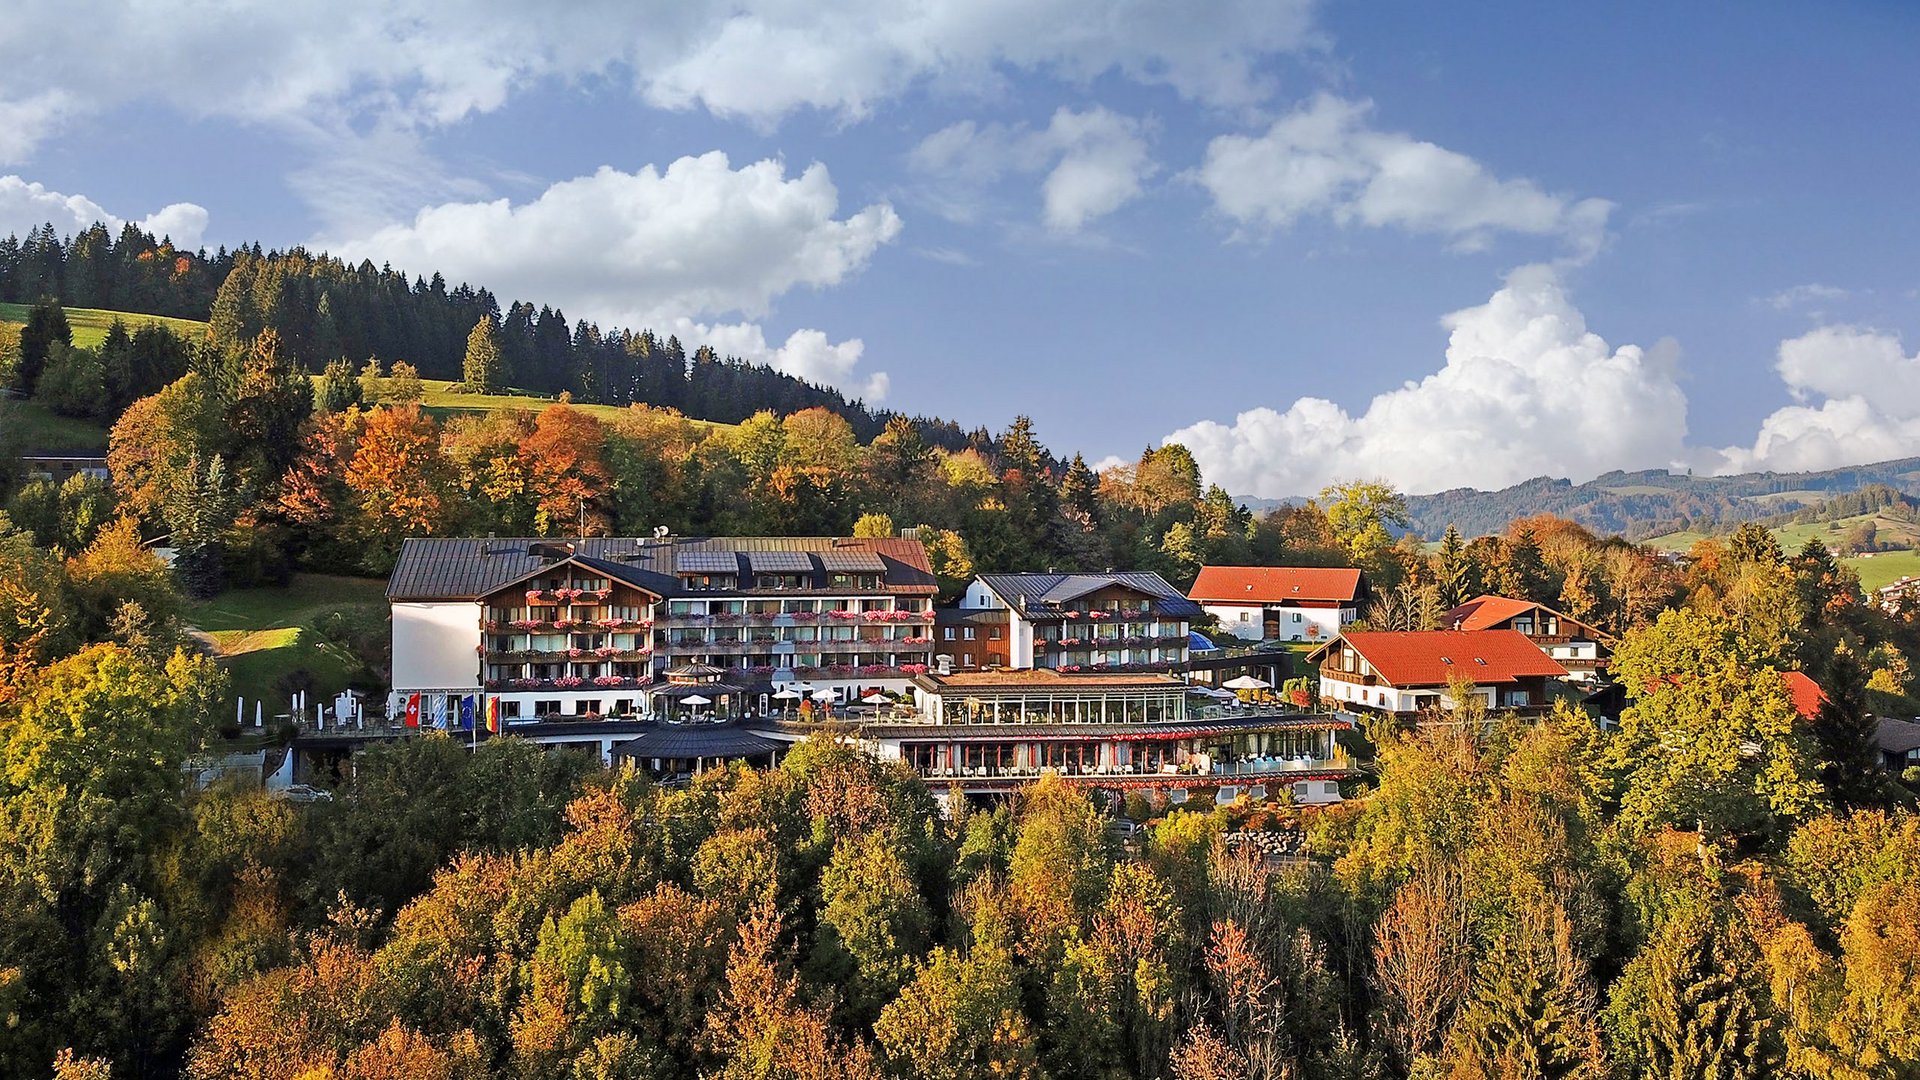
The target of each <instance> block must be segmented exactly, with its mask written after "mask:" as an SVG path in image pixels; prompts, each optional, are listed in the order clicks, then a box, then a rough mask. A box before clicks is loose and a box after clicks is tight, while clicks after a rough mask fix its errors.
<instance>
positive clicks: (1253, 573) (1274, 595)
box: [1187, 566, 1363, 604]
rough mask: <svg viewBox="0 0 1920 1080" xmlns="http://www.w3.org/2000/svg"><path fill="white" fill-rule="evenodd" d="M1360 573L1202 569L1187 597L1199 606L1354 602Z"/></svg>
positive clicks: (1301, 568) (1311, 569) (1319, 568)
mask: <svg viewBox="0 0 1920 1080" xmlns="http://www.w3.org/2000/svg"><path fill="white" fill-rule="evenodd" d="M1362 588H1363V586H1362V583H1361V575H1360V571H1359V570H1356V569H1354V568H1352V567H1341V566H1203V567H1201V568H1200V576H1199V577H1197V578H1195V579H1194V581H1193V588H1191V589H1188V590H1187V595H1188V596H1189V597H1191V598H1193V599H1194V600H1197V601H1199V602H1200V603H1203V604H1284V603H1287V602H1289V601H1293V602H1299V601H1307V600H1310V601H1319V602H1326V601H1337V600H1345V601H1352V600H1356V599H1358V598H1359V596H1360V592H1361V589H1362Z"/></svg>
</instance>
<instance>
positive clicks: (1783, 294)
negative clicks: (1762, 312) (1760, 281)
mask: <svg viewBox="0 0 1920 1080" xmlns="http://www.w3.org/2000/svg"><path fill="white" fill-rule="evenodd" d="M1849 295H1850V294H1849V293H1848V292H1847V290H1845V289H1842V288H1840V287H1838V286H1835V285H1822V284H1820V283H1819V282H1817V281H1816V282H1811V283H1809V284H1806V285H1794V286H1791V287H1790V288H1785V289H1781V290H1780V291H1779V292H1777V293H1774V294H1773V295H1772V296H1769V297H1767V298H1766V304H1767V306H1768V307H1770V308H1773V309H1774V310H1776V311H1785V310H1787V309H1788V308H1796V307H1799V306H1801V305H1802V304H1818V303H1823V302H1825V301H1828V300H1845V299H1846V298H1847V297H1848V296H1849Z"/></svg>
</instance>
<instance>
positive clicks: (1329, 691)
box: [1320, 678, 1494, 712]
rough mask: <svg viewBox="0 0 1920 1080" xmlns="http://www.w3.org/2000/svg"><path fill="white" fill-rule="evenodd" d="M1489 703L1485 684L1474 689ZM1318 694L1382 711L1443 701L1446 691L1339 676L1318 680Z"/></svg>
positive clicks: (1490, 696)
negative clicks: (1359, 681)
mask: <svg viewBox="0 0 1920 1080" xmlns="http://www.w3.org/2000/svg"><path fill="white" fill-rule="evenodd" d="M1474 693H1476V694H1478V695H1479V696H1480V697H1481V698H1482V699H1484V700H1485V701H1486V703H1487V704H1488V706H1489V707H1491V706H1492V705H1493V703H1494V696H1493V694H1494V692H1493V690H1492V689H1491V688H1488V687H1479V688H1476V689H1475V690H1474ZM1320 696H1321V697H1326V698H1332V699H1333V700H1335V701H1344V702H1348V703H1350V704H1353V705H1363V706H1365V707H1367V708H1369V709H1379V710H1382V711H1385V712H1418V711H1419V710H1420V709H1422V708H1425V707H1427V706H1428V705H1430V704H1433V703H1435V702H1438V703H1440V704H1442V705H1444V704H1445V703H1446V695H1445V694H1443V693H1440V692H1439V691H1436V690H1401V689H1398V688H1396V687H1392V686H1361V685H1359V684H1357V683H1350V682H1345V681H1343V680H1340V679H1326V678H1323V679H1321V680H1320Z"/></svg>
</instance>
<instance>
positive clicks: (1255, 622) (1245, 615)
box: [1201, 604, 1267, 641]
mask: <svg viewBox="0 0 1920 1080" xmlns="http://www.w3.org/2000/svg"><path fill="white" fill-rule="evenodd" d="M1201 608H1202V610H1204V611H1205V612H1206V613H1207V614H1209V615H1211V616H1213V617H1214V618H1216V619H1218V620H1220V629H1222V630H1224V631H1226V632H1227V633H1229V634H1232V635H1233V636H1234V637H1237V638H1239V639H1240V640H1242V641H1260V640H1262V639H1263V638H1265V637H1266V636H1267V630H1266V615H1265V612H1266V609H1265V608H1263V607H1260V606H1259V605H1257V604H1255V605H1244V604H1202V605H1201Z"/></svg>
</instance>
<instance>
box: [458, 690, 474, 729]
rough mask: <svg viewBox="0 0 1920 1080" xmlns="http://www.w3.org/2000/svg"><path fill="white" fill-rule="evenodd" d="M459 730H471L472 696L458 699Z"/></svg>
mask: <svg viewBox="0 0 1920 1080" xmlns="http://www.w3.org/2000/svg"><path fill="white" fill-rule="evenodd" d="M460 730H461V731H472V730H473V698H472V697H470V696H469V697H463V698H461V699H460Z"/></svg>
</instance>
